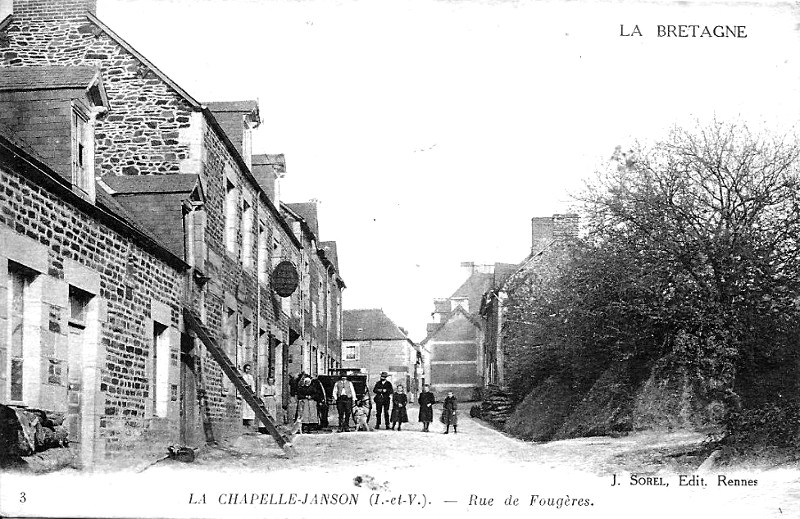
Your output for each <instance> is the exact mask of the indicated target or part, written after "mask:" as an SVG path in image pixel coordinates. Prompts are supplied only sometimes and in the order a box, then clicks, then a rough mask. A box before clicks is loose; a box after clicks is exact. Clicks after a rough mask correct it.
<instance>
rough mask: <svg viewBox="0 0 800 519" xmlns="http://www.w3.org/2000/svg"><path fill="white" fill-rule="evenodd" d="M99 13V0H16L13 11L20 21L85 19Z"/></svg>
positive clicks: (16, 18) (15, 17)
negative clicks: (88, 14) (87, 14)
mask: <svg viewBox="0 0 800 519" xmlns="http://www.w3.org/2000/svg"><path fill="white" fill-rule="evenodd" d="M87 12H88V13H91V14H97V0H58V1H54V0H14V3H13V4H12V13H13V14H14V19H15V20H18V21H62V20H63V21H66V20H76V19H79V20H85V19H86V13H87Z"/></svg>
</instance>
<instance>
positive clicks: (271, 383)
mask: <svg viewBox="0 0 800 519" xmlns="http://www.w3.org/2000/svg"><path fill="white" fill-rule="evenodd" d="M242 369H243V374H242V377H243V378H244V379H245V381H246V382H247V383H248V384H249V385H250V386H251V387H252V388H253V389H255V381H254V379H253V375H252V374H251V372H250V371H251V366H250V364H245V365H244V366H243V368H242ZM388 376H389V374H388V373H387V372H385V371H384V372H382V373H381V375H380V380H378V381H377V382H376V383H375V386H374V387H373V388H372V392H373V393H374V395H375V397H374V400H375V428H376V429H380V427H381V418H383V424H384V427H385V428H386V429H387V430H388V429H390V428H391V429H392V430H394V429H395V428H397V430H398V431H400V430H402V428H403V424H404V423H408V395H407V394H406V391H405V388H404V387H403V385H402V384H398V385H397V387H393V386H392V383H391V382H389V380H388ZM277 394H278V392H277V387H276V386H275V379H274V378H273V377H269V378H268V379H267V381H266V382H265V383H264V384H262V385H261V397H262V399H263V401H264V404H265V405H266V406H267V410H268V411H270V413H271V415H272V416H274V417H277V416H278V414H277V413H278V403H277ZM289 395H290V399H291V401H292V402H293V403H295V402H296V406H295V407H294V409H287V413H286V419H287V422H292V421H293V422H294V423H295V424H296V425H298V426H299V431H298V432H309V431H310V430H312V429H324V428H327V427H328V425H329V424H328V395H327V394H326V392H325V388H324V386H323V384H322V382H321V381H320V380H319V379H317V378H312V377H311V376H310V375H308V374H306V373H304V372H301V373H299V374H298V375H297V377H295V378H292V379H291V380H290V382H289ZM331 397H332V399H333V401H334V402H335V404H336V410H337V413H338V415H339V432H347V431H349V430H350V422H351V419H352V421H353V422H354V423H355V428H356V430H357V431H362V430H364V431H372V430H374V429H373V428H372V426H371V425H370V424H369V420H370V416H371V414H372V402H371V399H370V396H369V393H367V392H364V394H363V395H362V396H361V397H360V398H359V397H358V396H357V394H356V390H355V387H354V386H353V383H352V382H351V381H349V380H348V379H347V376H345V375H342V377H341V378H340V379H339V380H338V381H337V382H336V384H334V386H333V390H332V395H331ZM418 402H419V421H420V422H421V423H422V431H423V432H429V431H430V424H431V422H433V405H434V404H435V403H436V399H435V397H434V395H433V393H432V392H431V391H430V385H429V384H425V385H424V386H423V390H422V392H421V393H420V394H419V398H418ZM457 410H458V405H457V403H456V399H455V397H454V396H453V392H452V391H450V392H448V394H447V398H445V399H444V402H443V404H442V414H441V416H440V420H441V422H442V423H443V424H444V425H445V426H446V429H445V432H444V433H445V434H448V433H449V432H450V427H451V426H452V427H453V432H454V433H457V432H458V413H457ZM292 415H293V416H292ZM254 419H255V413H254V412H253V410H252V409H251V408H250V406H248V405H244V406H243V408H242V423H243V425H245V426H251V425H252V424H253V421H254Z"/></svg>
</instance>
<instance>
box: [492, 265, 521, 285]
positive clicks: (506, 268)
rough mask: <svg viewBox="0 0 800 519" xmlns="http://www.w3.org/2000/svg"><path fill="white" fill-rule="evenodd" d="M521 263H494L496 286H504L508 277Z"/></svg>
mask: <svg viewBox="0 0 800 519" xmlns="http://www.w3.org/2000/svg"><path fill="white" fill-rule="evenodd" d="M519 267H520V264H519V263H495V264H494V287H493V288H499V287H501V286H503V283H505V282H506V281H507V280H508V278H510V277H511V276H512V275H513V274H514V272H516V271H517V269H519Z"/></svg>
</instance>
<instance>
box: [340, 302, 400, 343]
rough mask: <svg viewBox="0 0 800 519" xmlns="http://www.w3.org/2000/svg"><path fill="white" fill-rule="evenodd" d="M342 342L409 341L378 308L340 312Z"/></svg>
mask: <svg viewBox="0 0 800 519" xmlns="http://www.w3.org/2000/svg"><path fill="white" fill-rule="evenodd" d="M342 322H343V326H342V340H343V341H382V340H383V341H391V340H403V339H406V340H409V341H410V339H408V337H407V336H406V334H404V333H403V332H402V331H401V330H400V328H399V327H398V326H397V325H396V324H395V323H394V321H392V320H391V319H389V317H388V316H387V315H386V314H385V313H383V310H381V309H380V308H371V309H367V310H345V311H344V312H342Z"/></svg>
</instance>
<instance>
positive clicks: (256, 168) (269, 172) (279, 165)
mask: <svg viewBox="0 0 800 519" xmlns="http://www.w3.org/2000/svg"><path fill="white" fill-rule="evenodd" d="M285 175H286V158H285V157H284V156H283V154H282V153H281V154H278V155H253V176H254V177H255V178H256V181H257V182H258V184H259V185H260V186H261V189H263V190H264V192H265V193H267V196H268V197H269V199H270V200H271V201H272V203H273V204H275V206H276V207H277V206H278V205H280V203H281V187H280V180H281V179H282V178H283V177H284V176H285Z"/></svg>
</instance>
